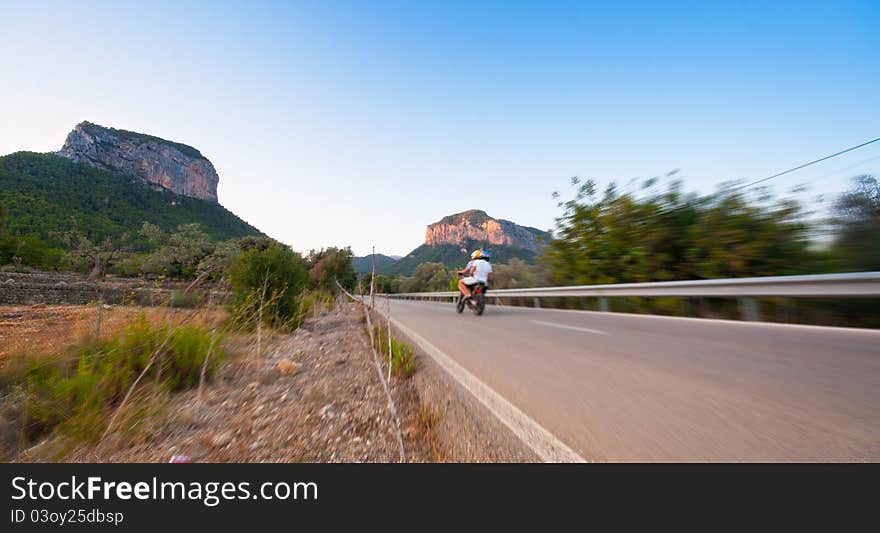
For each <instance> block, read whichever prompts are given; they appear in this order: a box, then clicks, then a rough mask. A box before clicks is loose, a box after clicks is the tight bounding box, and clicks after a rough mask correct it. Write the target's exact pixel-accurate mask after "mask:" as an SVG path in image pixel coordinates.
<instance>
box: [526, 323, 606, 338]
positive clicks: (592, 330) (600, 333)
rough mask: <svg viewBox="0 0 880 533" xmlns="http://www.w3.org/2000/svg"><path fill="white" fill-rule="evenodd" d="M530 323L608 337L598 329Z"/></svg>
mask: <svg viewBox="0 0 880 533" xmlns="http://www.w3.org/2000/svg"><path fill="white" fill-rule="evenodd" d="M530 322H533V323H535V324H541V325H542V326H551V327H554V328H560V329H573V330H574V331H583V332H585V333H594V334H596V335H608V333H607V332H605V331H601V330H598V329H590V328H579V327H577V326H566V325H565V324H555V323H553V322H544V321H543V320H530Z"/></svg>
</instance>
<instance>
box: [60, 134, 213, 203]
mask: <svg viewBox="0 0 880 533" xmlns="http://www.w3.org/2000/svg"><path fill="white" fill-rule="evenodd" d="M57 155H60V156H61V157H65V158H67V159H70V160H71V161H74V162H77V163H84V164H86V165H89V166H92V167H95V168H100V169H102V170H106V171H108V172H113V173H116V174H122V175H125V176H130V177H133V178H138V179H140V180H142V181H143V182H144V183H146V184H148V185H150V186H152V187H161V188H163V189H167V190H169V191H171V192H174V193H177V194H180V195H183V196H189V197H192V198H199V199H201V200H207V201H210V202H217V184H218V183H219V182H220V177H219V176H218V175H217V171H216V170H215V169H214V165H213V164H212V163H211V162H210V161H209V160H208V159H207V158H206V157H205V156H203V155H202V153H201V152H199V151H198V150H196V149H195V148H193V147H192V146H188V145H186V144H181V143H177V142H173V141H167V140H165V139H161V138H159V137H155V136H153V135H146V134H144V133H137V132H134V131H128V130H118V129H114V128H107V127H104V126H99V125H97V124H93V123H91V122H88V121H85V122H81V123H79V124H77V125H76V126H75V127H74V128H73V131H71V132H70V133H69V134H68V135H67V139H66V140H65V141H64V146H63V147H62V148H61V150H59V151H58V153H57Z"/></svg>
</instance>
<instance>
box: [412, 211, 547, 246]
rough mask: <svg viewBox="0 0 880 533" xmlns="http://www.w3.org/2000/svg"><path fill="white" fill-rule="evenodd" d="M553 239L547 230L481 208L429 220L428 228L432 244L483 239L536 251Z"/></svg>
mask: <svg viewBox="0 0 880 533" xmlns="http://www.w3.org/2000/svg"><path fill="white" fill-rule="evenodd" d="M549 239H550V234H549V233H547V232H545V231H541V230H538V229H535V228H529V227H526V226H520V225H519V224H515V223H513V222H510V221H509V220H500V219H495V218H492V217H490V216H489V215H487V214H486V212H485V211H480V210H477V209H472V210H470V211H464V212H462V213H456V214H454V215H449V216H447V217H443V218H442V219H440V221H439V222H435V223H433V224H429V225H428V229H427V231H426V232H425V244H426V245H429V246H430V245H437V244H456V245H463V244H465V243H467V242H482V243H487V244H489V245H496V246H499V245H500V246H507V247H510V248H520V249H524V250H529V251H531V252H534V253H538V252H539V251H540V250H541V246H542V244H541V243H542V241H547V240H549Z"/></svg>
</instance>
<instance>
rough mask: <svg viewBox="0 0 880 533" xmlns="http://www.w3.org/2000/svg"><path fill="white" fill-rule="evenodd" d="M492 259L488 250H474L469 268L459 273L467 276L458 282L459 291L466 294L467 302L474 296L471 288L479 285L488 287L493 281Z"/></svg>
mask: <svg viewBox="0 0 880 533" xmlns="http://www.w3.org/2000/svg"><path fill="white" fill-rule="evenodd" d="M490 258H491V254H490V253H489V251H488V250H486V251H483V250H480V249H477V250H474V253H472V254H471V260H470V261H468V264H467V266H466V267H464V268H463V269H461V270H459V271H458V273H459V274H463V275H464V276H466V277H463V278H461V279H460V280H458V290H460V291H461V293H462V294H464V299H465V300H467V299H469V298H470V297H471V296H472V294H471V289H470V287H471V286H474V285H476V284H477V283H483V284H485V285H488V284H489V281H491V279H492V265H491V264H489V259H490Z"/></svg>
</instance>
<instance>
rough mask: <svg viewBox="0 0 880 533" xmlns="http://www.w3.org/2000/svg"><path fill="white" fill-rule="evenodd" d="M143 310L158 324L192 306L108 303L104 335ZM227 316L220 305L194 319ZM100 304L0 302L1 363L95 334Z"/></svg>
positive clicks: (56, 349) (184, 314)
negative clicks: (25, 304) (27, 304)
mask: <svg viewBox="0 0 880 533" xmlns="http://www.w3.org/2000/svg"><path fill="white" fill-rule="evenodd" d="M141 313H143V314H144V315H145V316H146V318H147V321H148V322H150V323H151V324H154V325H158V324H163V323H166V322H172V323H175V322H179V321H181V320H183V319H184V318H185V317H187V316H189V315H190V314H192V310H191V309H174V310H170V309H168V308H163V307H133V306H105V307H104V309H102V311H101V335H100V337H101V339H104V340H106V339H109V338H111V337H113V336H114V335H115V334H116V333H118V332H119V330H121V329H122V328H124V327H125V326H127V325H128V324H130V323H131V322H132V321H133V320H134V319H135V318H137V317H138V316H139V315H140V314H141ZM224 317H225V311H224V310H223V309H222V308H220V307H219V306H217V307H215V308H213V309H212V310H211V311H210V312H199V313H197V314H196V315H195V316H194V317H193V318H192V320H191V321H190V322H191V323H195V324H204V323H205V322H213V321H216V320H220V319H222V318H224ZM97 318H98V308H97V306H96V305H64V306H34V307H23V306H0V364H2V362H3V361H4V360H5V359H6V358H8V357H9V356H11V355H13V354H23V355H30V356H40V355H48V354H52V353H57V352H59V351H61V350H63V349H64V348H66V347H68V346H70V345H72V344H75V343H77V342H80V341H82V340H84V339H87V338H93V337H94V335H95V330H96V325H97Z"/></svg>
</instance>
